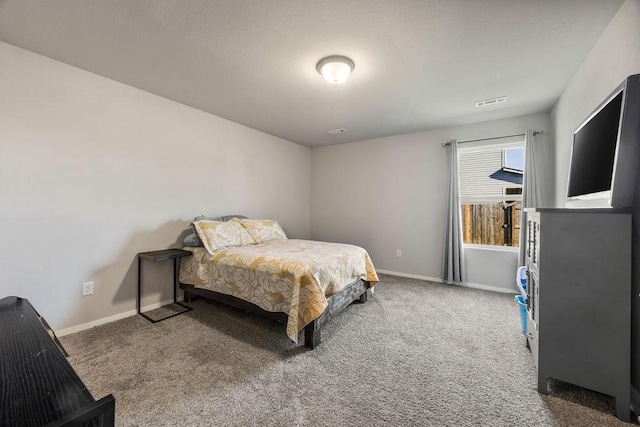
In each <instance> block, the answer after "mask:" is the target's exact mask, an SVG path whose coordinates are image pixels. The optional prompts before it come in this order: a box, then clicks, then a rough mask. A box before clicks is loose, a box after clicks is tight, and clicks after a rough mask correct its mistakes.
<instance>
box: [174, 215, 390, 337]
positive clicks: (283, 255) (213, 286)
mask: <svg viewBox="0 0 640 427" xmlns="http://www.w3.org/2000/svg"><path fill="white" fill-rule="evenodd" d="M222 223H224V224H222ZM192 226H193V229H194V232H193V233H192V235H189V236H187V238H186V239H185V241H184V243H185V247H184V249H185V250H188V251H190V252H192V254H193V256H191V257H187V258H183V259H182V262H181V265H180V273H179V277H180V287H181V288H182V289H183V290H184V291H185V300H187V302H188V301H189V300H190V298H191V297H192V296H193V295H198V296H202V297H204V298H208V299H211V300H214V301H218V302H222V303H224V304H228V305H231V306H234V307H237V308H240V309H243V310H247V311H250V312H253V313H256V314H259V315H262V316H265V317H268V318H271V319H276V320H280V321H282V322H283V323H285V324H286V334H287V336H288V337H289V338H290V339H291V340H292V341H293V342H296V343H297V341H298V335H299V332H300V331H301V330H302V329H304V343H305V346H307V347H310V348H315V347H317V346H318V345H319V344H320V342H321V329H322V327H323V326H324V325H325V324H326V323H327V322H328V321H329V320H330V319H331V318H332V317H334V316H335V315H336V314H337V313H339V312H340V311H342V310H343V309H344V308H346V307H347V306H348V305H350V304H351V303H353V302H354V301H359V302H361V303H364V302H366V300H367V291H368V289H370V288H371V287H372V286H373V285H374V284H375V283H376V282H377V281H378V276H377V274H376V271H375V268H374V266H373V263H372V262H371V259H370V257H369V254H368V253H367V251H366V250H364V249H363V248H361V247H358V246H354V245H347V244H340V243H328V242H318V241H311V240H299V239H288V238H287V237H286V235H285V234H284V231H282V229H281V228H280V226H279V224H278V223H277V221H269V220H250V219H248V218H246V217H244V216H241V215H229V216H226V217H218V218H207V217H197V218H196V219H195V220H194V222H193V223H192ZM239 226H240V228H239ZM245 232H247V233H245ZM247 234H248V235H249V236H250V237H247ZM214 235H215V236H214ZM238 235H240V236H238ZM216 239H217V240H216ZM198 240H200V241H201V242H202V245H196V244H197V243H198V242H197V241H198ZM212 242H213V244H212ZM216 243H217V244H216Z"/></svg>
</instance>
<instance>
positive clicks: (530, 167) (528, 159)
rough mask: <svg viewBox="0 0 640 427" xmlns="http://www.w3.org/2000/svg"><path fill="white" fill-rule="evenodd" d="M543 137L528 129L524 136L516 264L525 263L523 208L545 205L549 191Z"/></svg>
mask: <svg viewBox="0 0 640 427" xmlns="http://www.w3.org/2000/svg"><path fill="white" fill-rule="evenodd" d="M542 139H543V137H542V136H541V135H540V133H538V132H534V131H532V130H528V131H527V132H526V133H525V138H524V147H525V148H524V153H525V154H524V177H523V181H522V209H523V215H521V216H520V218H521V220H520V256H519V258H518V265H524V264H525V253H524V251H525V240H526V235H525V232H526V226H525V223H524V221H525V215H524V209H526V208H537V207H543V206H546V205H547V203H548V201H549V199H550V195H551V192H550V191H549V190H550V182H552V180H551V178H552V177H551V175H550V174H549V173H548V171H547V163H548V162H546V161H545V159H546V154H545V151H544V150H545V146H544V144H543V141H542Z"/></svg>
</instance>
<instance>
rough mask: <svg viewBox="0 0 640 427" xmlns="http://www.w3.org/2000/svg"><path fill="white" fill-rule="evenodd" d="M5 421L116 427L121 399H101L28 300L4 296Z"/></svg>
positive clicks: (1, 404) (1, 376)
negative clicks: (72, 365)
mask: <svg viewBox="0 0 640 427" xmlns="http://www.w3.org/2000/svg"><path fill="white" fill-rule="evenodd" d="M0 380H1V381H2V388H0V426H43V425H48V426H71V425H73V426H76V425H92V426H113V425H114V421H115V399H114V397H113V395H109V396H107V397H104V398H103V399H100V400H98V401H96V400H95V399H94V398H93V396H91V393H90V392H89V390H87V387H86V386H85V385H84V384H83V383H82V380H81V379H80V377H79V376H78V374H77V373H76V371H74V370H73V368H72V367H71V365H70V364H69V362H68V361H67V359H66V352H65V351H64V349H63V348H62V345H61V344H60V342H59V341H58V339H57V338H56V336H55V334H54V332H53V330H52V329H51V328H50V327H49V325H48V324H47V322H46V321H45V320H44V318H42V317H40V315H39V314H38V312H37V311H36V310H35V309H34V308H33V307H32V306H31V304H30V303H29V301H28V300H26V299H23V298H19V297H7V298H3V299H2V300H0Z"/></svg>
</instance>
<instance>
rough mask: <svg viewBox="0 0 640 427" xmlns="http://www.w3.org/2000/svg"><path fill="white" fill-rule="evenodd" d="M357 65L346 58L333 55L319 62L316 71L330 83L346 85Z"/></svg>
mask: <svg viewBox="0 0 640 427" xmlns="http://www.w3.org/2000/svg"><path fill="white" fill-rule="evenodd" d="M354 67H355V64H354V63H353V61H352V60H351V59H349V58H347V57H346V56H340V55H332V56H327V57H326V58H322V59H321V60H320V61H318V65H317V66H316V69H317V70H318V72H319V73H320V74H322V77H324V79H325V80H326V81H328V82H329V83H334V84H338V83H344V82H345V81H347V79H348V78H349V75H350V74H351V71H353V69H354Z"/></svg>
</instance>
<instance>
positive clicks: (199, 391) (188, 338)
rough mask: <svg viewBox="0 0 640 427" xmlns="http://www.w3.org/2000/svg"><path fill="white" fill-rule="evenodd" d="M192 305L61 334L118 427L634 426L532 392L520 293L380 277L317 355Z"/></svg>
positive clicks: (587, 405)
mask: <svg viewBox="0 0 640 427" xmlns="http://www.w3.org/2000/svg"><path fill="white" fill-rule="evenodd" d="M192 305H193V307H194V310H193V311H190V312H188V313H185V314H181V315H179V316H176V317H174V318H171V319H168V320H165V321H163V322H159V323H156V324H152V323H150V322H148V321H147V320H145V319H143V318H141V317H140V316H135V317H131V318H127V319H123V320H120V321H117V322H114V323H111V324H108V325H103V326H100V327H96V328H93V329H90V330H87V331H83V332H80V333H77V334H73V335H69V336H66V337H62V339H61V341H62V343H63V345H64V347H65V348H66V349H67V351H68V352H69V354H70V361H71V363H72V364H73V366H74V367H75V368H76V370H77V371H78V373H79V374H80V376H81V377H82V378H83V379H84V381H85V383H86V384H87V386H88V387H89V389H90V391H91V392H92V393H93V395H94V397H96V398H99V397H102V396H104V395H106V394H109V393H113V394H114V396H115V397H116V422H117V424H118V425H123V426H198V425H201V426H249V425H255V426H258V425H260V426H307V425H309V426H344V425H349V426H376V425H380V426H386V425H388V426H405V425H407V426H408V425H419V426H465V425H469V426H471V425H473V426H515V425H518V426H546V425H562V426H565V425H571V426H573V425H575V426H618V425H619V426H623V425H628V424H626V423H622V422H621V421H619V420H617V419H616V418H615V416H614V415H615V410H614V400H613V399H612V398H609V397H607V396H604V395H600V394H598V393H594V392H591V391H588V390H584V389H581V388H578V387H575V386H571V385H568V384H564V383H559V382H552V383H551V389H550V394H549V395H548V396H544V395H540V394H538V393H537V392H536V388H535V383H536V381H535V372H534V367H533V365H532V358H531V354H530V353H529V350H527V349H526V347H525V339H524V336H523V335H522V332H521V331H520V329H519V328H520V321H519V312H518V307H517V305H516V303H515V302H514V300H513V295H505V294H497V293H492V292H486V291H480V290H474V289H467V288H460V287H455V286H449V285H440V284H433V283H429V282H425V281H420V280H413V279H403V278H398V277H394V276H387V275H381V283H379V284H378V285H377V286H376V292H375V294H374V295H373V296H371V297H370V298H369V301H368V302H367V303H366V304H353V305H351V306H350V307H348V308H347V309H346V310H345V311H344V312H342V313H341V314H340V315H339V316H338V317H337V318H336V319H334V320H332V322H331V323H330V324H329V325H328V326H327V327H326V329H325V330H324V331H323V337H322V341H323V342H322V344H321V345H320V347H318V348H317V349H315V350H313V351H311V350H308V349H306V348H304V347H301V346H300V345H298V346H296V345H294V344H293V343H291V342H290V341H289V339H288V338H287V337H286V335H285V333H284V325H282V324H279V323H277V322H273V321H269V320H265V319H262V318H259V317H256V316H254V315H251V314H249V313H245V312H242V311H239V310H236V309H232V308H229V307H225V306H222V305H219V304H211V303H207V302H205V301H203V300H197V301H195V302H194V303H193V304H192ZM301 341H302V335H301Z"/></svg>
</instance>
